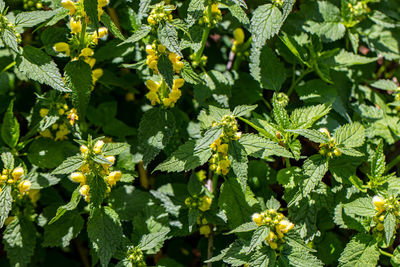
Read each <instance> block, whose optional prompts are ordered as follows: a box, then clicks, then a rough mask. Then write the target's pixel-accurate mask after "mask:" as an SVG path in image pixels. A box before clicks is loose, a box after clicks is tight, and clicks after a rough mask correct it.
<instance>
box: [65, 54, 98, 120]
mask: <svg viewBox="0 0 400 267" xmlns="http://www.w3.org/2000/svg"><path fill="white" fill-rule="evenodd" d="M64 71H65V81H66V85H67V87H68V88H69V89H70V90H71V98H72V103H73V104H74V106H75V107H77V109H78V112H79V114H80V116H81V117H83V116H84V114H85V113H86V108H87V106H88V104H89V100H90V93H91V88H92V70H91V68H90V66H89V64H87V63H86V62H84V61H81V60H76V61H71V62H69V63H68V64H67V65H66V66H65V68H64Z"/></svg>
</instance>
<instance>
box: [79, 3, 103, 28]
mask: <svg viewBox="0 0 400 267" xmlns="http://www.w3.org/2000/svg"><path fill="white" fill-rule="evenodd" d="M83 7H84V10H85V13H86V14H87V15H88V17H89V19H90V23H91V24H92V25H93V26H94V28H95V30H97V29H98V28H99V27H100V23H99V18H98V16H99V15H98V3H97V1H84V2H83Z"/></svg>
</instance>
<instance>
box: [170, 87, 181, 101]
mask: <svg viewBox="0 0 400 267" xmlns="http://www.w3.org/2000/svg"><path fill="white" fill-rule="evenodd" d="M181 95H182V93H181V90H179V89H176V90H172V91H171V93H169V94H168V97H169V98H170V99H171V100H172V101H174V102H175V103H176V101H178V99H179V98H180V97H181Z"/></svg>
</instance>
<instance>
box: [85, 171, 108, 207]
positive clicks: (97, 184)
mask: <svg viewBox="0 0 400 267" xmlns="http://www.w3.org/2000/svg"><path fill="white" fill-rule="evenodd" d="M86 179H87V184H88V185H89V187H90V205H91V206H93V207H98V206H99V205H101V203H102V202H103V200H104V197H105V194H106V191H107V184H106V182H105V181H104V178H103V177H101V176H96V175H94V174H90V175H86Z"/></svg>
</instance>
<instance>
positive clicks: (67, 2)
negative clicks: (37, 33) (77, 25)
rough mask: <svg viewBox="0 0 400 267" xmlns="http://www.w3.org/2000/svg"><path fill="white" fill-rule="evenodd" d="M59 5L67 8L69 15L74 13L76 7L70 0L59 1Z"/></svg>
mask: <svg viewBox="0 0 400 267" xmlns="http://www.w3.org/2000/svg"><path fill="white" fill-rule="evenodd" d="M61 5H62V6H63V7H64V8H66V9H68V10H69V15H70V16H72V15H74V13H75V11H76V8H75V4H74V2H72V1H71V0H62V1H61Z"/></svg>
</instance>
